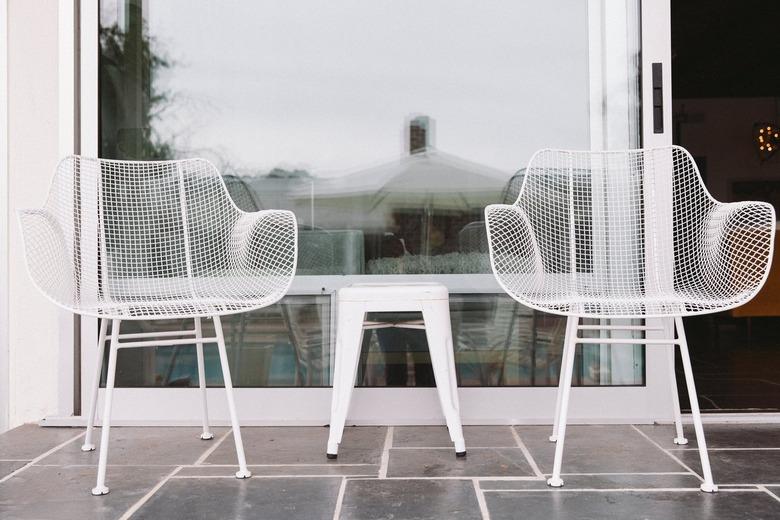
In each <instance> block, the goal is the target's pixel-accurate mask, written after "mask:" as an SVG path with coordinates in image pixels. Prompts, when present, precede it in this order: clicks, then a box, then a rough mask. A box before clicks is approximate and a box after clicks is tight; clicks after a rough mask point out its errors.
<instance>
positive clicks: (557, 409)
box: [550, 316, 580, 442]
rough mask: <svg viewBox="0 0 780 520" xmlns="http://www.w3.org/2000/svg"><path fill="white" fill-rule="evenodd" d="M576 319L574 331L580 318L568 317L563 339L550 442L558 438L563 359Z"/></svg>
mask: <svg viewBox="0 0 780 520" xmlns="http://www.w3.org/2000/svg"><path fill="white" fill-rule="evenodd" d="M572 320H574V322H575V323H574V326H573V328H574V331H575V332H576V331H577V325H578V324H579V321H580V319H579V318H578V317H576V316H569V317H567V318H566V334H565V337H564V339H563V352H562V353H561V370H560V373H559V375H558V392H557V393H556V396H555V415H554V416H553V429H552V434H551V435H550V442H555V441H556V440H557V439H558V416H559V415H560V414H561V396H562V395H563V379H564V378H563V360H565V359H566V356H567V354H568V352H569V348H570V346H569V345H570V343H569V342H570V340H571V338H570V337H569V331H570V330H571V329H572V326H571V325H570V324H569V322H570V321H572Z"/></svg>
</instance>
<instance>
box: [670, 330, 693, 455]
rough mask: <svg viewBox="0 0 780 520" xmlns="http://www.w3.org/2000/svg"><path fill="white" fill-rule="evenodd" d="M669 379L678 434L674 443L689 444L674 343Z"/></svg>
mask: <svg viewBox="0 0 780 520" xmlns="http://www.w3.org/2000/svg"><path fill="white" fill-rule="evenodd" d="M669 381H670V383H671V386H672V388H671V390H672V410H673V411H674V428H675V431H676V433H677V435H676V436H675V438H674V443H675V444H679V445H685V444H688V439H686V438H685V434H684V433H683V427H682V414H681V413H680V396H679V395H678V393H677V373H676V371H675V366H674V345H672V349H671V352H670V353H669Z"/></svg>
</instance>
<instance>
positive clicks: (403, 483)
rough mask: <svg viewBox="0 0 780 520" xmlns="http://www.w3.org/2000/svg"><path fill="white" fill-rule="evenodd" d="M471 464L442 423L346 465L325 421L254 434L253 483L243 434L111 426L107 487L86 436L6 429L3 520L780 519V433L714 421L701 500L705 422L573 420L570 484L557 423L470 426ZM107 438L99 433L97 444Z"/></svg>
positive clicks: (348, 459)
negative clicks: (695, 425)
mask: <svg viewBox="0 0 780 520" xmlns="http://www.w3.org/2000/svg"><path fill="white" fill-rule="evenodd" d="M464 430H465V431H464V433H465V437H466V442H467V446H468V450H469V451H468V456H467V457H466V458H465V459H456V458H455V454H454V452H453V450H452V447H451V446H450V443H449V439H448V437H447V433H446V430H445V429H444V428H443V427H389V428H388V427H357V428H348V429H347V430H346V431H345V433H344V442H343V444H342V447H341V449H340V453H339V458H338V459H337V460H327V459H326V458H325V453H324V452H325V442H326V439H327V434H328V431H327V429H326V428H322V427H301V428H244V429H243V430H242V432H243V434H244V442H245V447H246V451H247V460H248V463H249V465H250V469H251V470H252V472H253V473H254V476H253V477H252V478H251V479H249V480H236V479H235V478H233V477H232V475H233V472H234V471H235V466H234V463H235V451H234V447H233V442H232V436H231V435H230V431H229V430H228V429H226V428H215V439H214V440H212V441H207V442H204V441H201V440H200V439H199V438H198V433H199V431H198V429H197V428H116V429H114V430H112V435H111V437H112V439H111V440H112V450H111V453H110V457H109V470H108V485H109V487H110V488H111V493H110V494H109V495H107V496H104V497H93V496H91V495H90V493H89V490H90V488H91V487H92V486H93V484H94V478H95V470H96V467H95V466H96V464H97V452H92V453H82V452H81V451H80V449H79V447H80V445H81V440H82V436H83V434H84V432H83V429H71V428H40V427H37V426H33V425H25V426H21V427H19V428H16V429H15V430H12V431H10V432H7V433H5V434H3V435H0V518H2V519H4V520H10V519H16V518H25V519H26V518H34V519H48V518H52V519H54V518H57V519H70V518H74V519H79V520H84V519H92V518H150V519H158V518H164V519H166V520H167V519H171V520H173V519H178V518H182V519H196V518H246V519H250V518H257V519H263V520H272V519H285V520H295V519H304V520H316V519H320V518H322V519H328V520H330V519H360V520H363V519H366V520H367V519H394V520H400V519H409V520H411V519H438V518H441V519H448V520H449V519H453V520H457V519H480V518H491V519H493V520H498V519H505V518H512V519H514V518H523V519H535V518H545V519H548V518H556V519H569V518H576V519H599V520H600V519H605V518H620V519H630V518H647V519H678V518H688V519H700V518H701V519H730V518H735V519H737V518H738V519H757V518H762V519H763V518H766V519H769V518H780V425H707V426H706V431H707V433H708V441H709V444H710V447H711V453H710V455H711V458H712V464H713V469H714V473H715V478H716V481H717V483H718V484H719V485H720V486H721V491H720V492H719V493H717V494H715V495H708V494H704V493H701V492H700V491H699V490H698V485H699V483H700V482H701V479H700V477H699V475H698V474H697V472H698V471H700V465H699V460H698V454H697V452H696V450H695V446H696V442H695V438H694V434H693V431H692V429H691V428H686V435H687V436H688V438H689V440H690V444H689V445H688V446H676V445H674V444H673V443H672V437H673V436H674V435H673V428H672V427H671V426H665V425H664V426H651V425H639V426H630V425H622V426H572V427H570V428H569V432H568V435H567V444H566V446H567V451H566V455H565V457H564V471H565V474H564V480H565V481H566V485H565V486H564V487H563V488H562V489H550V488H548V487H547V486H546V484H545V480H544V477H545V475H547V474H549V473H550V472H551V471H552V457H553V451H554V445H553V444H551V443H549V442H548V441H547V436H548V435H549V427H546V426H517V427H509V426H468V427H466V428H464ZM98 438H99V436H98Z"/></svg>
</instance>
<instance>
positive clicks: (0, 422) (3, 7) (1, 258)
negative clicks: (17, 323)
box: [0, 0, 10, 433]
mask: <svg viewBox="0 0 780 520" xmlns="http://www.w3.org/2000/svg"><path fill="white" fill-rule="evenodd" d="M7 70H8V0H0V71H7ZM9 206H10V204H9V200H8V74H4V75H3V77H2V78H0V433H2V432H4V431H6V430H7V429H8V425H9V423H10V417H9V410H10V403H9V391H8V390H9V386H10V381H9V379H10V373H9V367H8V365H9V341H8V339H9V338H8V304H9V301H8V255H9V254H10V251H9V248H8V208H9Z"/></svg>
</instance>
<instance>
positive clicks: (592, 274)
mask: <svg viewBox="0 0 780 520" xmlns="http://www.w3.org/2000/svg"><path fill="white" fill-rule="evenodd" d="M485 220H486V225H487V229H488V236H489V245H490V261H491V266H492V268H493V272H494V274H495V276H496V278H497V279H498V282H499V284H500V285H501V286H502V287H503V288H504V290H505V291H506V292H507V293H508V294H509V295H510V296H512V297H513V298H514V299H515V300H517V301H518V302H520V303H522V304H524V305H527V306H529V307H532V308H534V309H539V310H542V311H546V312H551V313H554V314H561V315H566V316H568V324H567V331H566V338H565V340H564V353H563V362H562V367H561V376H560V383H559V389H558V399H557V405H556V412H555V425H554V429H553V435H552V436H551V437H550V440H551V441H554V442H555V441H557V446H556V450H555V462H554V467H553V475H552V478H550V479H549V480H548V484H549V485H550V486H553V487H559V486H562V485H563V481H562V480H561V461H562V456H563V445H564V436H565V432H566V417H567V411H568V402H569V393H570V388H571V379H572V371H573V367H574V354H575V350H576V349H575V346H576V344H578V343H580V344H584V343H590V344H621V343H622V344H625V343H632V344H635V343H640V344H646V345H670V344H671V345H672V348H674V345H679V347H680V353H681V356H682V362H683V369H684V372H685V379H686V384H687V387H688V394H689V396H690V400H691V413H692V416H693V422H694V427H695V432H696V439H697V442H698V446H699V454H700V457H701V463H702V471H703V476H704V483H703V484H702V485H701V489H702V490H703V491H709V492H712V491H716V490H717V486H715V484H714V483H713V480H712V472H711V470H710V464H709V458H708V454H707V445H706V443H705V439H704V432H703V429H702V424H701V417H700V413H699V405H698V398H697V395H696V389H695V386H694V380H693V375H692V369H691V361H690V356H689V353H688V345H687V342H686V338H685V331H684V329H683V322H682V316H690V315H695V314H705V313H712V312H718V311H722V310H725V309H730V308H733V307H736V306H739V305H741V304H743V303H745V302H747V301H748V300H750V299H751V298H752V297H753V296H755V294H756V293H757V292H758V291H759V289H760V288H761V286H762V285H763V283H764V281H765V280H766V277H767V275H768V272H769V266H770V265H771V261H772V253H773V247H774V244H773V242H774V236H775V233H774V232H775V211H774V208H773V207H772V206H771V205H770V204H767V203H764V202H735V203H730V204H723V203H719V202H717V201H716V200H714V199H713V198H712V196H711V195H710V194H709V193H708V192H707V189H706V188H705V186H704V184H703V183H702V181H701V177H700V175H699V171H698V168H697V167H696V164H695V162H694V161H693V159H692V157H691V156H690V154H689V153H688V152H687V151H686V150H685V149H683V148H680V147H676V146H674V147H665V148H655V149H645V150H641V149H640V150H629V151H620V152H573V151H565V150H541V151H539V152H537V153H536V154H535V155H534V156H533V157H532V158H531V161H530V163H529V165H528V169H527V171H526V175H525V180H524V183H523V187H522V190H521V191H520V194H519V196H518V199H517V201H516V202H515V204H513V205H503V204H500V205H499V204H497V205H491V206H488V207H487V208H486V209H485ZM662 317H667V318H674V322H675V325H676V329H677V335H676V337H672V338H666V339H626V337H625V336H623V337H617V338H614V337H613V338H584V337H580V335H579V331H586V330H593V329H600V330H604V329H607V330H611V331H616V332H617V331H622V332H623V334H625V333H627V332H630V333H632V334H633V333H635V332H636V331H641V332H647V331H649V330H657V329H654V328H651V327H647V326H639V325H598V326H592V325H591V326H588V325H580V324H579V322H580V319H582V318H599V319H611V318H634V319H637V318H638V319H642V318H662ZM621 321H622V320H621ZM624 322H625V321H624ZM613 323H615V322H613ZM668 334H669V335H672V336H674V334H673V331H668ZM672 354H674V351H673V350H672ZM670 359H671V363H670V370H671V374H670V377H671V381H672V394H673V408H674V415H675V425H676V431H677V438H676V439H675V442H676V443H678V444H684V443H687V441H686V440H685V438H684V437H683V431H682V423H681V420H680V410H679V401H678V399H677V390H676V389H677V385H676V382H675V375H674V356H673V355H672V356H671V358H670Z"/></svg>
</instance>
